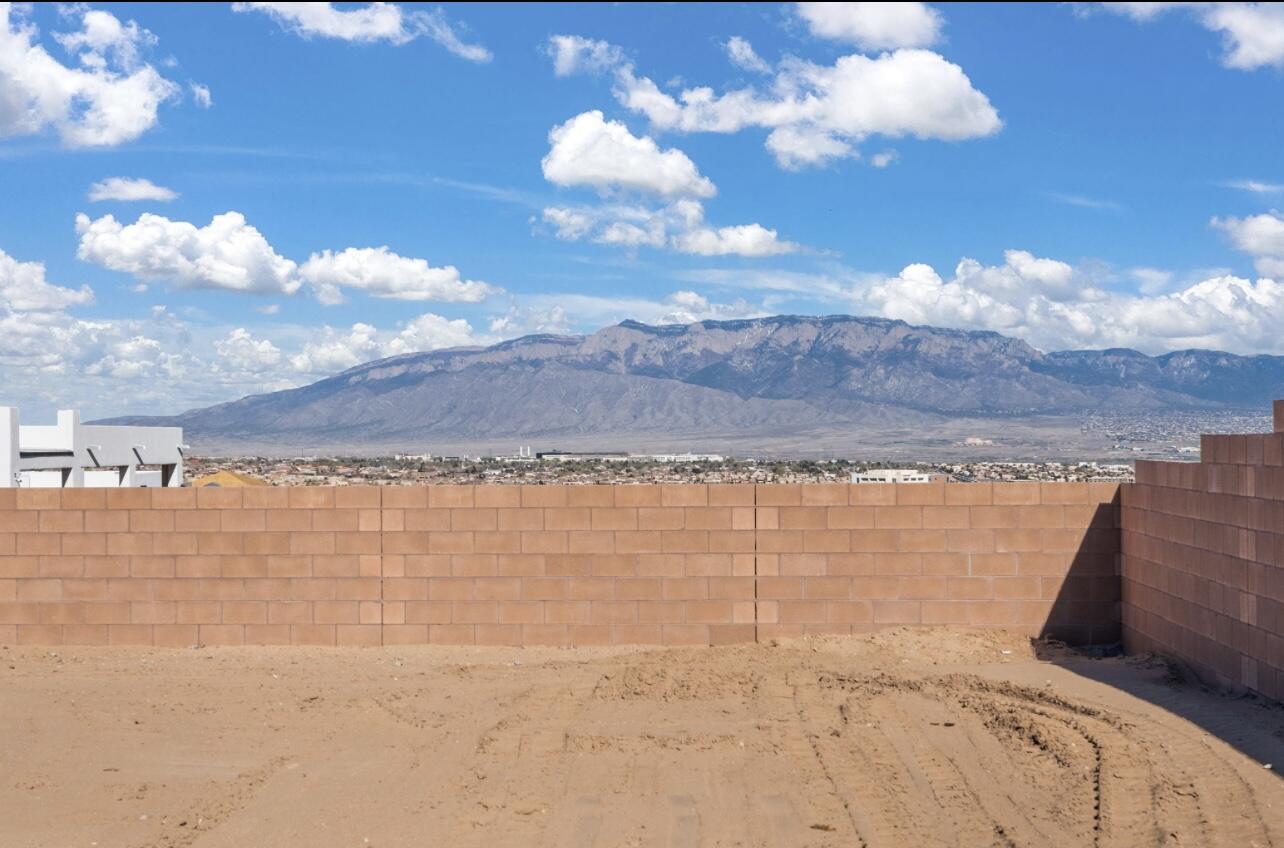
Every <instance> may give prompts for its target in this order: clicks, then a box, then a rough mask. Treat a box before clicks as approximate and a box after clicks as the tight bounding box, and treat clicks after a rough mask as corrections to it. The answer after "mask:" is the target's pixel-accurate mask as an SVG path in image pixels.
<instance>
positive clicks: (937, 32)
mask: <svg viewBox="0 0 1284 848" xmlns="http://www.w3.org/2000/svg"><path fill="white" fill-rule="evenodd" d="M795 8H796V10H797V13H798V16H799V17H800V18H802V19H803V20H804V21H805V22H806V23H807V27H808V28H809V29H810V30H811V33H812V35H815V36H818V37H820V38H830V39H834V40H836V41H846V42H849V43H851V44H855V45H856V46H857V47H859V48H860V49H862V50H868V51H876V50H895V49H897V48H900V47H928V46H930V45H932V44H935V43H936V42H937V41H939V40H940V38H941V23H942V22H941V15H940V13H939V12H937V11H936V10H935V9H933V8H932V7H931V6H928V5H927V4H926V3H798V4H795Z"/></svg>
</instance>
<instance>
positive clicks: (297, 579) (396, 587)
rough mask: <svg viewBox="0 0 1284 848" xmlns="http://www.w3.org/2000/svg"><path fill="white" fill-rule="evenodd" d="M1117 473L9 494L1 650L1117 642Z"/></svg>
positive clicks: (1, 515) (0, 534) (0, 572)
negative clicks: (895, 639)
mask: <svg viewBox="0 0 1284 848" xmlns="http://www.w3.org/2000/svg"><path fill="white" fill-rule="evenodd" d="M1117 492H1118V487H1117V486H1115V485H1113V484H1110V485H1097V484H1084V483H1057V484H1039V483H1015V484H995V485H990V484H948V485H946V484H932V485H921V484H916V485H900V486H894V485H886V486H883V485H860V486H848V485H832V486H830V485H817V486H808V485H804V486H797V485H794V486H790V485H767V486H753V485H742V486H737V485H712V486H703V485H690V486H687V485H682V486H648V485H643V486H431V487H383V488H379V487H340V488H254V489H239V490H238V489H199V490H197V489H170V490H162V489H133V490H111V491H106V490H86V489H80V490H62V491H59V490H0V643H15V642H16V643H25V644H47V645H56V644H143V645H164V646H188V645H195V644H205V645H214V644H243V643H252V644H309V645H312V644H315V645H335V644H338V645H378V644H412V643H425V642H431V643H450V644H518V645H520V644H559V645H560V644H575V645H586V644H611V643H649V644H719V643H727V642H744V641H752V640H754V639H760V640H761V639H768V638H771V637H775V636H798V635H802V634H804V633H851V632H859V631H865V630H870V629H873V628H876V627H880V626H886V625H895V624H919V623H923V624H969V625H976V626H992V627H1006V628H1013V629H1018V630H1021V631H1023V632H1026V633H1029V634H1031V635H1038V634H1049V635H1056V636H1059V637H1062V638H1066V639H1067V640H1070V641H1075V642H1084V641H1108V640H1111V639H1114V638H1117V635H1118V622H1119V611H1118V601H1119V580H1118V573H1117V566H1116V560H1117V551H1118V544H1119V530H1118V506H1117Z"/></svg>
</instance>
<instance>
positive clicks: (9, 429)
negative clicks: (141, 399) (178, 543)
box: [0, 406, 186, 489]
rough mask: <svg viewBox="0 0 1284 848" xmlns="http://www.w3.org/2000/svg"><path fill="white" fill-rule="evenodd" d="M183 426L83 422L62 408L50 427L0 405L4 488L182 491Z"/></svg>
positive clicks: (0, 462)
mask: <svg viewBox="0 0 1284 848" xmlns="http://www.w3.org/2000/svg"><path fill="white" fill-rule="evenodd" d="M185 447H186V446H185V445H184V444H183V429H182V428H181V427H107V426H102V425H94V424H81V423H80V413H79V412H77V411H75V410H70V409H64V410H60V411H59V412H58V423H57V424H54V425H52V426H48V425H34V424H20V423H19V421H18V410H17V408H15V407H12V406H0V488H2V489H9V488H35V489H41V488H46V489H56V488H77V489H78V488H97V489H115V488H131V487H143V486H147V487H179V486H182V485H183V450H184V449H185Z"/></svg>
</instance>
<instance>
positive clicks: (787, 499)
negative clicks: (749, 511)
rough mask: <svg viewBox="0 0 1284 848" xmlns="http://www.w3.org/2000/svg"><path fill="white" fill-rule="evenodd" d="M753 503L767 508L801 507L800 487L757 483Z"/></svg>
mask: <svg viewBox="0 0 1284 848" xmlns="http://www.w3.org/2000/svg"><path fill="white" fill-rule="evenodd" d="M754 503H755V504H756V505H757V506H768V507H770V506H776V507H780V506H802V486H801V485H798V484H781V483H759V484H758V485H757V488H756V490H755V493H754ZM759 526H761V524H760V525H759Z"/></svg>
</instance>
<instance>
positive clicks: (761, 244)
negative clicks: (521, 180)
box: [542, 200, 802, 257]
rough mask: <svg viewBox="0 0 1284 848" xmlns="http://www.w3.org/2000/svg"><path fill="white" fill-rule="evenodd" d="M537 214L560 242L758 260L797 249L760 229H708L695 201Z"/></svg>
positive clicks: (561, 209) (550, 210)
mask: <svg viewBox="0 0 1284 848" xmlns="http://www.w3.org/2000/svg"><path fill="white" fill-rule="evenodd" d="M542 215H543V220H544V222H545V223H546V224H549V225H550V226H551V227H553V229H554V233H555V235H556V236H557V237H558V238H560V239H562V240H564V241H581V240H588V241H591V242H594V243H596V244H604V245H611V246H614V247H623V248H627V249H633V250H635V249H637V248H640V247H652V248H668V249H670V250H675V251H677V252H679V253H688V254H694V255H699V256H729V255H735V256H746V257H762V256H775V255H779V254H782V253H796V252H797V251H799V250H801V249H802V247H801V246H800V245H798V244H795V243H793V242H790V241H785V240H783V239H780V238H779V236H778V234H777V232H776V231H775V230H773V229H768V228H766V227H763V226H762V225H761V224H756V223H755V224H742V225H738V226H729V227H718V228H714V227H709V226H707V225H705V223H704V206H703V205H702V204H701V203H700V202H699V201H698V200H679V201H677V202H675V203H672V204H669V205H668V206H664V207H661V208H659V209H655V208H651V207H648V206H641V205H627V204H603V205H599V206H581V207H560V206H552V207H548V208H546V209H544V211H543V213H542Z"/></svg>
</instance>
